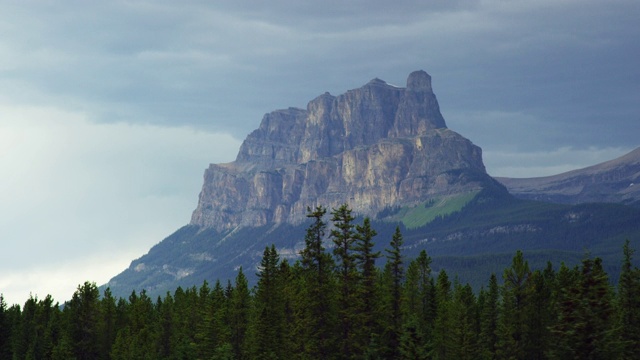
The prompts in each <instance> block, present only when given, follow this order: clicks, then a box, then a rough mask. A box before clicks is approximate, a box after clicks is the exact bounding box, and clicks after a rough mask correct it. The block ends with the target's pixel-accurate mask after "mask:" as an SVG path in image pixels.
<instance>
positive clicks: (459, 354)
mask: <svg viewBox="0 0 640 360" xmlns="http://www.w3.org/2000/svg"><path fill="white" fill-rule="evenodd" d="M450 311H451V322H450V325H451V328H450V329H449V331H450V332H451V333H452V334H451V335H452V337H453V340H454V342H455V346H453V347H452V348H451V349H450V352H449V353H450V354H451V355H452V358H454V359H461V360H462V359H468V360H472V359H478V358H479V357H480V352H479V351H478V333H479V332H480V322H479V318H478V312H477V304H476V298H475V295H474V294H473V290H471V286H469V284H466V285H464V286H462V285H460V284H458V283H456V285H455V287H454V291H453V299H452V301H451V305H450Z"/></svg>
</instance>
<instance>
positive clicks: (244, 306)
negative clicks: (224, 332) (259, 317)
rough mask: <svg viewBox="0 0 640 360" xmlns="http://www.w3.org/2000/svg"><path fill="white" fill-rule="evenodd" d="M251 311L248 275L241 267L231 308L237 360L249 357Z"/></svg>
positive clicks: (233, 348)
mask: <svg viewBox="0 0 640 360" xmlns="http://www.w3.org/2000/svg"><path fill="white" fill-rule="evenodd" d="M250 311H251V293H250V292H249V285H248V281H247V277H246V276H245V275H244V272H243V271H242V267H240V270H238V275H237V276H236V281H235V287H234V289H233V293H232V295H231V302H230V308H229V322H230V323H229V325H230V329H231V336H230V342H231V348H232V350H233V356H234V359H237V360H244V359H248V358H249V357H248V355H249V354H248V351H247V350H248V349H247V330H248V328H249V315H250Z"/></svg>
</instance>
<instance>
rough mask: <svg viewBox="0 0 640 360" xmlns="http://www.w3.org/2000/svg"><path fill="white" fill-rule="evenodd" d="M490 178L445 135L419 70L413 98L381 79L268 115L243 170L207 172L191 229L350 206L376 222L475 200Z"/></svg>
mask: <svg viewBox="0 0 640 360" xmlns="http://www.w3.org/2000/svg"><path fill="white" fill-rule="evenodd" d="M470 173H474V174H480V177H478V176H475V175H474V176H469V174H470ZM487 178H488V175H486V173H485V169H484V165H483V163H482V151H481V149H480V148H479V147H477V146H475V145H473V144H472V143H471V142H470V141H469V140H467V139H465V138H463V137H462V136H460V135H459V134H457V133H455V132H453V131H451V130H448V129H447V127H446V124H445V121H444V118H443V117H442V114H441V113H440V109H439V106H438V102H437V100H436V97H435V95H434V93H433V91H432V88H431V77H430V76H429V74H427V73H426V72H425V71H422V70H420V71H415V72H412V73H411V74H410V75H409V77H408V79H407V87H406V88H401V87H396V86H393V85H389V84H387V83H386V82H385V81H383V80H380V79H377V78H376V79H373V80H371V81H370V82H369V83H367V84H365V85H364V86H362V87H360V88H358V89H354V90H349V91H347V92H346V93H344V94H341V95H338V96H333V95H331V94H329V93H324V94H322V95H320V96H318V97H316V98H315V99H313V100H311V101H310V102H309V103H308V105H307V108H306V110H305V109H297V108H289V109H284V110H276V111H273V112H271V113H268V114H266V115H265V116H264V117H263V119H262V122H261V123H260V126H259V128H258V129H256V130H254V131H253V132H252V133H251V134H249V135H248V136H247V138H246V139H245V141H244V142H243V144H242V146H241V148H240V151H239V153H238V156H237V158H236V161H234V162H233V163H230V164H218V165H216V164H212V165H211V166H210V167H209V169H207V171H206V172H205V181H204V185H203V188H202V192H201V194H200V199H199V203H198V207H197V208H196V210H195V211H194V213H193V216H192V220H191V223H192V224H196V225H200V226H204V227H213V228H215V229H216V230H224V229H231V228H235V227H242V226H257V225H264V224H268V223H281V222H290V223H297V222H300V221H303V220H304V219H305V211H306V208H307V206H310V207H312V208H313V207H315V206H316V205H323V206H327V207H330V206H337V205H339V204H341V203H345V202H349V203H350V206H351V207H352V208H353V209H354V210H355V211H356V212H359V213H361V214H365V215H371V216H373V215H375V214H376V213H377V212H379V211H381V210H383V209H385V208H387V207H391V206H399V205H402V204H408V203H418V202H421V201H426V200H428V199H431V198H434V197H438V196H446V195H450V194H455V193H461V192H470V191H476V190H478V189H480V188H482V186H483V185H482V184H483V181H485V180H486V179H487ZM478 179H480V180H478Z"/></svg>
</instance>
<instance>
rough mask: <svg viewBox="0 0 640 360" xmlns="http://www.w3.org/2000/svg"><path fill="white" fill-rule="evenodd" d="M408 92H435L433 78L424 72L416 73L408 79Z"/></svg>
mask: <svg viewBox="0 0 640 360" xmlns="http://www.w3.org/2000/svg"><path fill="white" fill-rule="evenodd" d="M407 90H410V91H426V92H433V90H432V89H431V76H429V74H427V72H426V71H424V70H418V71H414V72H412V73H411V74H409V77H408V78H407Z"/></svg>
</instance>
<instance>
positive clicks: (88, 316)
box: [67, 281, 100, 360]
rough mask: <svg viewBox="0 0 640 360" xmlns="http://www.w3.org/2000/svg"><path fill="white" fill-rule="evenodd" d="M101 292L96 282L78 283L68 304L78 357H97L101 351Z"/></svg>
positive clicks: (73, 340)
mask: <svg viewBox="0 0 640 360" xmlns="http://www.w3.org/2000/svg"><path fill="white" fill-rule="evenodd" d="M99 297H100V292H99V291H98V287H97V286H96V284H95V283H90V282H88V281H87V282H85V283H84V284H83V285H78V289H77V290H76V292H75V293H74V294H73V297H72V298H71V301H70V302H69V303H68V304H67V306H68V307H69V314H70V326H71V328H70V334H71V340H72V346H73V353H74V356H75V357H76V359H78V360H84V359H87V360H89V359H91V360H94V359H97V358H98V351H99V347H98V344H99V341H98V340H99V337H98V335H99V334H98V331H99V327H98V325H99V320H100V305H99V302H98V300H99Z"/></svg>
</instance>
